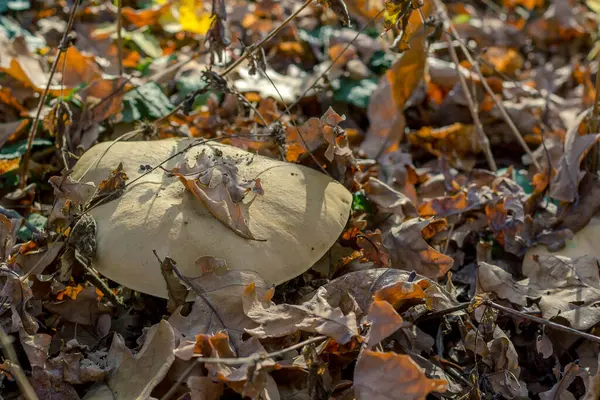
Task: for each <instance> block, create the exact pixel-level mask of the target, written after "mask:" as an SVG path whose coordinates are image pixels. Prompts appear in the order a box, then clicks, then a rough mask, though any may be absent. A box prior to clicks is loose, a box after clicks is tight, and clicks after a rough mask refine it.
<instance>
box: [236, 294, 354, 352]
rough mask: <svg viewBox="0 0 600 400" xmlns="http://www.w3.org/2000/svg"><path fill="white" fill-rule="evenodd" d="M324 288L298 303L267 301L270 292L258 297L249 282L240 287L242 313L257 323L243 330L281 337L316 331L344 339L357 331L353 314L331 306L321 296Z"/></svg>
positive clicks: (258, 335)
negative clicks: (242, 289) (253, 326)
mask: <svg viewBox="0 0 600 400" xmlns="http://www.w3.org/2000/svg"><path fill="white" fill-rule="evenodd" d="M325 294H326V290H325V289H324V288H320V289H319V290H318V291H317V294H316V295H315V296H314V297H313V298H312V299H311V300H308V301H307V302H306V303H303V304H301V305H293V304H279V305H275V304H274V303H272V302H271V297H272V296H273V292H272V291H271V292H269V293H267V295H266V296H264V297H259V296H258V295H257V293H256V288H255V286H254V285H253V284H251V285H249V286H248V287H247V288H246V290H245V291H244V297H243V301H244V313H246V315H247V316H248V317H249V318H250V319H251V320H252V321H254V322H256V323H257V324H259V326H258V327H256V328H253V329H246V332H248V333H249V334H251V335H252V336H255V337H258V338H270V337H281V336H286V335H290V334H292V333H294V332H296V331H297V330H301V331H306V332H316V333H320V334H322V335H327V336H330V337H332V338H333V339H335V340H336V341H337V342H338V343H340V344H345V343H348V342H349V341H350V340H351V339H352V338H353V337H355V336H357V335H358V328H357V326H356V314H355V313H354V312H352V311H351V312H349V313H348V314H346V315H344V314H343V313H342V310H341V309H340V308H333V307H331V306H330V305H329V303H328V302H327V300H326V299H325Z"/></svg>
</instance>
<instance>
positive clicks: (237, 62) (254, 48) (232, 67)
mask: <svg viewBox="0 0 600 400" xmlns="http://www.w3.org/2000/svg"><path fill="white" fill-rule="evenodd" d="M312 2H313V0H306V1H305V2H304V3H303V4H302V5H301V6H300V7H299V8H298V9H297V10H296V11H294V12H293V13H292V14H290V16H289V17H287V18H286V19H285V21H283V22H282V23H281V24H280V25H278V26H277V27H275V29H273V30H272V31H271V32H269V34H268V35H267V36H265V37H264V38H263V39H262V40H261V41H259V42H258V43H256V44H253V45H251V46H249V47H248V50H247V51H246V52H245V53H244V54H242V55H241V56H240V58H238V59H237V60H235V61H234V62H233V63H231V64H230V65H229V66H228V67H227V68H226V69H225V70H224V71H223V72H221V73H220V74H219V75H220V76H221V77H225V76H227V75H228V74H229V73H231V72H232V71H233V70H235V69H236V68H237V67H238V66H239V65H240V64H241V63H242V62H244V60H246V59H247V58H248V57H250V56H252V55H253V54H254V53H255V52H256V51H257V50H258V49H260V48H261V47H262V46H263V45H264V44H265V43H267V42H268V41H269V40H271V39H273V37H274V36H275V35H277V34H278V33H279V32H281V31H282V30H283V28H285V27H286V26H287V25H288V24H289V23H290V22H292V21H293V20H294V19H295V18H296V17H297V16H298V15H299V14H300V13H301V12H302V10H304V9H305V8H306V7H308V6H309V5H310V3H312ZM184 104H185V101H182V102H181V103H179V104H178V105H177V106H176V107H175V108H174V109H173V110H172V111H171V112H170V113H168V114H167V115H165V116H164V117H161V118H159V119H157V120H156V121H154V126H158V125H159V124H160V123H161V122H162V121H164V120H166V119H168V118H169V117H170V116H172V115H174V114H175V113H176V112H177V111H179V110H181V108H182V107H183V105H184Z"/></svg>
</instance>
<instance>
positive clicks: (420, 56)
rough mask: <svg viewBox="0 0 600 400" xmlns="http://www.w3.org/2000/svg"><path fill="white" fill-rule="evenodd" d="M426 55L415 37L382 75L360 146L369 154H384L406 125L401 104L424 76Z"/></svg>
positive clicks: (421, 44) (420, 40)
mask: <svg viewBox="0 0 600 400" xmlns="http://www.w3.org/2000/svg"><path fill="white" fill-rule="evenodd" d="M391 3H392V2H388V4H391ZM404 3H406V4H408V3H411V2H410V1H405V2H404ZM414 14H415V15H417V14H418V13H417V12H415V13H414ZM426 57H427V52H426V51H425V49H424V44H423V40H422V39H421V38H418V40H415V41H414V45H413V43H411V48H410V49H409V50H407V51H405V52H404V54H402V57H401V58H400V59H399V60H398V61H396V62H395V63H394V65H392V67H391V68H390V69H389V70H387V71H386V73H385V75H384V76H383V77H382V78H381V81H380V82H379V86H378V87H377V89H376V90H375V93H374V94H373V96H372V97H371V101H370V102H369V107H368V115H369V120H370V121H371V126H370V128H369V132H368V133H367V136H366V138H365V140H364V141H363V142H362V144H361V147H360V148H361V150H362V151H364V152H365V154H366V155H367V156H368V157H370V158H375V157H377V156H379V155H381V154H383V153H384V151H385V150H387V149H388V148H389V147H390V146H393V145H394V144H396V143H397V142H398V141H399V140H400V139H401V138H402V134H403V131H404V126H405V125H406V120H405V117H404V115H403V112H404V106H405V104H406V102H407V101H408V99H409V98H410V96H411V95H412V93H413V91H414V90H415V89H416V88H417V85H418V84H419V82H420V81H421V79H422V78H423V74H424V71H425V61H426Z"/></svg>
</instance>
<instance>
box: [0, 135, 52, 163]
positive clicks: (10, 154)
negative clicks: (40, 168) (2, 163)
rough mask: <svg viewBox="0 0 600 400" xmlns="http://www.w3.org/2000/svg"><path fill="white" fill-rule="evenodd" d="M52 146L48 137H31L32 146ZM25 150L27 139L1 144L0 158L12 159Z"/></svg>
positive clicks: (19, 155)
mask: <svg viewBox="0 0 600 400" xmlns="http://www.w3.org/2000/svg"><path fill="white" fill-rule="evenodd" d="M37 146H52V142H51V141H50V140H48V139H33V146H32V147H37ZM26 151H27V140H23V141H21V142H18V143H13V144H9V145H7V146H3V147H2V148H1V149H0V160H12V159H13V158H19V157H21V156H22V155H23V154H25V152H26Z"/></svg>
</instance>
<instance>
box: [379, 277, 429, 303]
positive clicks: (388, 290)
mask: <svg viewBox="0 0 600 400" xmlns="http://www.w3.org/2000/svg"><path fill="white" fill-rule="evenodd" d="M424 282H427V281H424ZM421 286H425V284H417V283H416V282H403V281H400V282H396V283H394V284H393V285H389V286H386V287H384V288H382V289H379V290H378V291H377V292H376V293H375V295H374V296H373V300H375V301H386V302H388V303H390V304H391V305H392V307H394V308H399V307H401V306H402V304H404V303H405V302H406V301H407V300H425V299H426V296H427V295H426V294H425V292H424V291H423V288H422V287H421Z"/></svg>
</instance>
